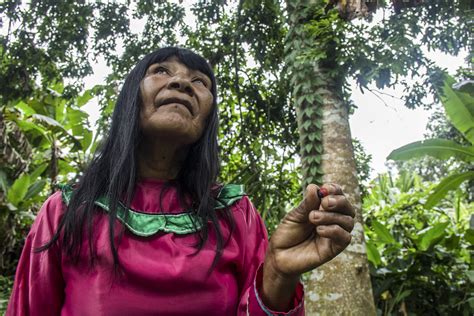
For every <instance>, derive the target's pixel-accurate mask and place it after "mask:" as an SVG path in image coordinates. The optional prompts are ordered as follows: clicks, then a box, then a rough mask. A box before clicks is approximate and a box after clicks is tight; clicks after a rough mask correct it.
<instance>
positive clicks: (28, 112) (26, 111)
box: [15, 101, 36, 116]
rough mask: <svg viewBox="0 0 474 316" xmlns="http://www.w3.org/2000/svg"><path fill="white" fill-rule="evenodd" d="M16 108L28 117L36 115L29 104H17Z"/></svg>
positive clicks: (21, 102)
mask: <svg viewBox="0 0 474 316" xmlns="http://www.w3.org/2000/svg"><path fill="white" fill-rule="evenodd" d="M15 107H16V108H18V109H20V110H21V111H22V112H23V113H24V114H25V115H26V116H30V115H32V114H35V113H36V111H35V110H34V109H32V108H31V107H30V106H29V105H28V104H26V103H25V102H23V101H20V102H18V103H17V104H15Z"/></svg>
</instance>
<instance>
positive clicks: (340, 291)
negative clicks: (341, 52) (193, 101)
mask: <svg viewBox="0 0 474 316" xmlns="http://www.w3.org/2000/svg"><path fill="white" fill-rule="evenodd" d="M318 5H319V8H321V6H322V5H325V4H324V2H322V1H318V0H313V1H311V0H299V1H287V6H288V13H289V23H290V29H289V32H288V36H287V43H286V47H285V54H286V63H287V65H288V68H289V70H290V73H291V80H290V82H291V85H292V88H293V97H294V99H295V107H296V112H297V117H298V129H299V134H300V146H301V163H302V173H303V179H304V182H303V186H306V185H307V184H308V183H311V182H313V183H317V184H318V183H319V184H320V183H321V182H324V183H326V182H333V183H337V184H339V185H341V186H342V188H343V190H344V192H345V194H346V196H348V198H349V199H350V201H351V202H352V204H353V205H354V207H355V209H356V213H357V215H356V225H355V227H354V230H353V232H352V235H353V239H352V242H351V244H350V245H349V247H348V248H347V249H346V250H345V251H344V252H343V253H341V254H340V255H339V256H337V257H336V258H335V259H333V260H332V261H331V262H328V263H326V264H324V265H323V266H321V267H318V268H317V269H315V270H314V271H312V272H311V274H310V277H309V279H308V280H307V282H306V284H305V288H306V298H305V301H306V302H305V304H306V314H307V315H364V316H365V315H375V314H376V313H375V306H374V301H373V294H372V286H371V282H370V275H369V271H368V263H367V255H366V248H365V242H364V232H363V225H362V223H363V219H362V214H361V200H360V192H359V187H358V180H357V172H356V167H355V161H354V152H353V147H352V138H351V133H350V128H349V120H348V110H347V107H346V105H345V104H344V102H343V99H342V96H341V93H340V91H341V83H340V82H339V80H335V78H334V75H333V74H334V69H324V67H328V66H327V65H328V64H332V65H336V63H328V59H330V58H331V57H333V55H334V54H331V53H332V52H327V51H321V47H324V46H321V42H318V41H317V40H315V39H314V38H312V37H311V36H309V34H307V31H306V29H305V28H304V24H305V23H307V21H310V20H311V19H313V18H314V16H313V14H314V12H315V10H316V9H317V8H318ZM319 12H324V11H321V10H320V11H319ZM318 50H319V51H318ZM310 51H311V52H312V53H313V54H314V52H317V53H316V54H314V55H316V56H318V55H319V54H318V53H319V52H320V53H324V54H325V55H326V56H329V58H326V59H325V60H324V62H322V61H321V60H318V59H317V58H314V59H311V58H307V55H305V54H307V53H308V52H310ZM305 56H306V58H305ZM329 61H331V60H329ZM334 67H335V66H334ZM329 70H332V72H331V71H329ZM341 73H342V74H339V77H338V79H341V78H343V76H344V75H343V70H341ZM331 74H332V75H331Z"/></svg>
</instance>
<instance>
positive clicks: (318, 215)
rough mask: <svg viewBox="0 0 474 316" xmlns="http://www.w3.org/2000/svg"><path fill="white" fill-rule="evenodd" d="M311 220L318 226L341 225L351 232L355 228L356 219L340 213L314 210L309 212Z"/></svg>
mask: <svg viewBox="0 0 474 316" xmlns="http://www.w3.org/2000/svg"><path fill="white" fill-rule="evenodd" d="M309 221H310V222H311V223H312V224H313V225H316V226H328V225H339V226H340V227H342V228H344V230H346V231H347V232H351V231H352V229H353V228H354V219H353V218H352V217H351V216H349V215H343V214H339V213H332V212H325V211H312V212H311V213H310V214H309Z"/></svg>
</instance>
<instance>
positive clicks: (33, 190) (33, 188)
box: [24, 180, 46, 200]
mask: <svg viewBox="0 0 474 316" xmlns="http://www.w3.org/2000/svg"><path fill="white" fill-rule="evenodd" d="M45 185H46V180H40V181H36V182H35V183H33V184H32V185H30V187H29V188H28V191H27V192H26V194H25V197H24V199H25V200H29V199H31V198H32V197H35V196H36V195H38V194H39V193H40V192H41V191H42V190H43V188H44V186H45Z"/></svg>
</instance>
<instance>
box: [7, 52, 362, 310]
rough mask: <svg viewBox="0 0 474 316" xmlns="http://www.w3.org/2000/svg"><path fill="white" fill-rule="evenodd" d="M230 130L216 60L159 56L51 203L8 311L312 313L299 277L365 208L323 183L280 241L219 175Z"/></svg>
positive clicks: (145, 64)
mask: <svg viewBox="0 0 474 316" xmlns="http://www.w3.org/2000/svg"><path fill="white" fill-rule="evenodd" d="M217 129H218V114H217V92H216V81H215V78H214V74H213V72H212V70H211V68H210V67H209V65H208V64H207V63H206V61H205V60H204V59H203V58H202V57H200V56H198V55H196V54H194V53H193V52H191V51H189V50H186V49H181V48H174V47H168V48H163V49H160V50H158V51H156V52H153V53H151V54H149V55H147V56H145V57H144V58H143V59H142V60H141V61H140V62H139V63H138V64H137V65H136V66H135V68H134V69H133V70H132V71H131V72H130V74H129V75H128V76H127V78H126V80H125V83H124V85H123V88H122V91H121V92H120V95H119V97H118V100H117V104H116V107H115V110H114V114H113V117H112V125H111V129H110V131H109V134H108V136H107V138H106V139H105V142H104V144H103V146H102V148H101V150H100V151H99V152H98V153H97V154H96V157H95V158H94V160H93V161H92V162H91V164H90V166H89V167H88V169H87V170H86V171H85V173H84V175H83V176H82V178H81V180H80V182H79V183H78V184H77V185H76V186H75V187H74V188H71V187H64V188H63V189H62V192H57V193H55V194H53V195H52V196H51V197H50V198H49V199H48V200H47V201H46V203H45V204H44V206H43V208H42V209H41V211H40V212H39V214H38V216H37V218H36V220H35V223H34V224H33V226H32V228H31V231H30V233H29V235H28V237H27V240H26V243H25V247H24V250H23V253H22V256H21V258H20V262H19V264H18V269H17V273H16V279H15V285H14V289H13V293H12V297H11V300H10V302H9V306H8V310H7V315H59V314H60V315H188V314H193V315H236V314H237V315H246V314H249V315H276V314H286V313H291V314H292V315H303V314H304V310H303V301H302V300H303V289H302V285H301V284H300V283H299V277H300V275H301V273H303V272H305V271H309V270H311V269H313V268H315V267H317V266H319V265H321V264H323V263H325V262H327V261H329V260H331V259H332V258H333V257H335V256H336V255H337V254H338V253H340V252H341V251H342V250H343V249H344V248H345V247H346V246H347V245H348V244H349V242H350V239H351V235H350V231H351V230H352V228H353V224H354V222H353V217H354V211H353V208H352V206H351V204H350V203H349V202H348V200H347V199H346V198H345V196H344V195H343V193H342V191H341V189H340V188H339V187H338V186H336V185H324V186H323V188H322V189H321V190H320V192H322V194H321V193H320V195H319V196H318V194H317V193H318V187H317V186H316V185H310V186H308V188H307V191H306V195H305V198H304V200H303V202H302V203H301V204H300V205H299V206H298V207H296V208H295V209H294V210H293V211H291V212H290V213H289V214H288V215H287V216H286V217H285V218H284V220H283V221H282V223H281V224H280V225H279V227H278V228H277V230H276V231H275V233H274V235H273V237H272V239H271V241H270V244H269V245H268V241H267V234H266V230H265V227H264V225H263V222H262V220H261V218H260V217H259V215H258V213H257V212H256V210H255V209H254V207H253V206H252V204H251V202H250V201H249V199H248V198H247V197H246V196H245V193H244V192H243V190H242V189H241V187H240V186H236V185H227V186H223V185H219V184H217V183H216V178H217V175H218V172H219V160H218V147H217ZM326 195H327V196H326Z"/></svg>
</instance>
